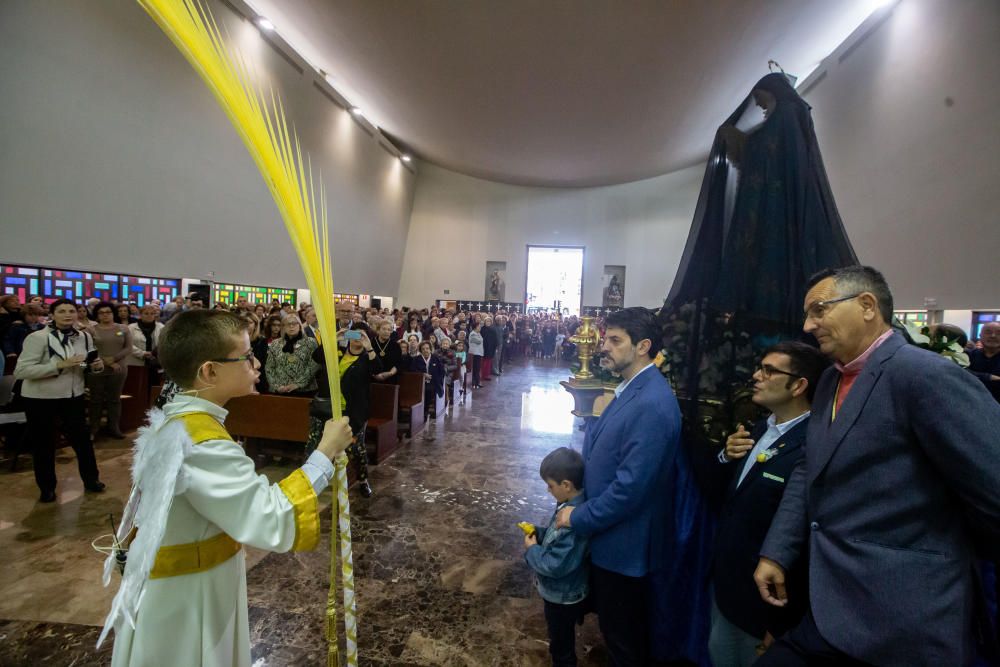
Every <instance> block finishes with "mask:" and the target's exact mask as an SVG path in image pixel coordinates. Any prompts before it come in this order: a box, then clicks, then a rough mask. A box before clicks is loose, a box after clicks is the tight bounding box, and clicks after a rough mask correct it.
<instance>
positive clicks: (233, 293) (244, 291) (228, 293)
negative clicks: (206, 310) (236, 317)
mask: <svg viewBox="0 0 1000 667" xmlns="http://www.w3.org/2000/svg"><path fill="white" fill-rule="evenodd" d="M214 288H215V298H214V300H215V302H216V303H218V302H222V303H229V304H233V303H236V302H237V301H238V300H240V299H246V300H247V301H248V302H250V303H252V304H257V303H263V304H268V303H271V300H272V299H277V300H278V301H280V302H281V303H285V302H288V303H290V304H292V305H293V306H294V305H295V304H296V301H295V290H294V289H288V288H284V287H261V286H258V285H236V284H232V283H215V286H214Z"/></svg>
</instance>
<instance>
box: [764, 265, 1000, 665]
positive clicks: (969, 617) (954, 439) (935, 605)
mask: <svg viewBox="0 0 1000 667" xmlns="http://www.w3.org/2000/svg"><path fill="white" fill-rule="evenodd" d="M804 312H805V315H806V319H805V324H804V326H803V329H804V330H805V331H806V333H810V334H812V335H813V336H815V338H816V340H817V341H819V344H820V350H821V351H822V352H823V354H825V355H826V356H827V357H829V358H830V359H832V360H833V361H834V368H830V369H828V370H827V371H826V372H825V373H824V374H823V376H822V377H821V379H820V381H819V385H818V386H817V388H816V396H815V399H814V400H813V403H812V416H811V418H810V419H809V426H808V432H807V444H806V453H805V465H804V466H800V467H799V468H797V469H796V470H795V472H794V473H793V474H792V477H791V479H790V480H789V481H788V484H787V487H786V490H785V494H784V497H783V498H782V501H781V505H780V507H779V508H778V511H777V513H776V514H775V517H774V521H773V522H772V524H771V528H770V530H769V531H768V534H767V538H766V539H765V540H764V544H763V546H762V547H761V550H760V555H761V558H760V563H759V565H758V566H757V571H756V572H755V574H754V578H755V580H756V583H757V586H758V589H759V590H760V594H761V597H762V598H763V599H764V600H765V601H766V602H768V603H770V604H772V605H775V606H778V607H782V606H785V605H787V604H789V600H790V599H791V595H794V593H788V592H787V591H786V590H785V583H786V572H787V571H788V570H789V568H791V567H793V566H795V565H796V564H797V563H800V562H802V561H804V560H806V554H807V553H808V569H809V593H808V599H807V611H806V614H805V617H804V618H803V620H802V622H801V623H799V625H798V626H796V627H795V628H794V629H793V630H791V631H790V632H789V633H787V634H786V635H785V636H783V637H781V638H779V639H778V640H777V641H776V642H775V643H774V645H773V646H772V647H771V648H770V650H768V652H767V653H765V654H764V655H763V657H761V659H760V660H758V661H757V663H756V664H757V665H763V666H767V665H781V666H787V665H817V664H829V665H854V664H876V665H900V666H902V665H966V664H970V663H971V662H972V661H973V660H974V659H975V658H976V657H977V654H978V655H983V656H984V657H986V656H987V655H988V654H987V653H986V652H987V651H988V650H989V649H990V648H992V647H990V646H988V644H989V643H990V642H988V641H986V642H984V641H983V638H986V637H990V636H991V634H992V633H991V631H990V630H991V629H990V628H989V627H988V619H987V618H986V614H985V613H983V611H982V610H984V609H985V604H984V600H983V597H982V591H981V586H980V585H979V583H978V581H977V577H976V574H975V573H976V569H977V559H978V558H981V557H984V556H990V555H992V556H994V557H995V556H996V555H997V554H996V553H995V552H996V550H997V548H998V546H1000V438H998V437H997V434H998V433H1000V406H998V405H997V404H996V402H995V401H993V399H992V397H991V396H990V395H989V393H988V392H987V391H986V390H985V388H984V387H983V386H982V384H981V383H980V382H978V381H977V380H976V379H975V378H974V377H973V376H972V375H971V374H970V373H968V372H966V371H964V370H963V369H961V368H960V367H959V366H957V365H956V364H954V363H952V362H951V361H948V360H946V359H944V358H943V357H941V356H939V355H936V354H934V353H933V352H930V351H928V350H923V349H921V348H918V347H916V346H914V345H909V344H907V343H906V341H905V339H904V338H903V337H902V336H901V335H900V334H899V333H896V332H894V331H893V330H892V329H891V328H890V326H889V320H890V318H891V317H892V313H893V304H892V294H891V292H890V291H889V286H888V284H887V283H886V281H885V278H883V276H882V274H881V273H879V272H878V271H876V270H875V269H873V268H871V267H866V266H849V267H844V268H840V269H834V270H828V271H825V272H822V273H820V274H817V275H816V276H814V277H813V279H812V280H811V281H810V282H809V285H808V291H807V293H806V297H805V303H804ZM977 640H979V643H980V645H979V646H978V647H977Z"/></svg>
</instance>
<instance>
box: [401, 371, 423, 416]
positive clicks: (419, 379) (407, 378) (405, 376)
mask: <svg viewBox="0 0 1000 667" xmlns="http://www.w3.org/2000/svg"><path fill="white" fill-rule="evenodd" d="M423 402H424V374H423V373H402V374H401V375H400V376H399V405H400V406H401V407H404V408H408V407H410V406H412V405H416V404H417V403H423Z"/></svg>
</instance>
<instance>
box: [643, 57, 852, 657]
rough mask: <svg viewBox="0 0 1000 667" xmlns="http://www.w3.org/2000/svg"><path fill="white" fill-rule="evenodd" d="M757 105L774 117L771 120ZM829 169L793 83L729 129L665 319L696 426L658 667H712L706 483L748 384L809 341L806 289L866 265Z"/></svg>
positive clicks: (655, 579)
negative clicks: (784, 348)
mask: <svg viewBox="0 0 1000 667" xmlns="http://www.w3.org/2000/svg"><path fill="white" fill-rule="evenodd" d="M758 106H760V107H762V108H764V109H765V112H764V116H763V117H762V115H761V112H760V110H759V109H758V108H757V107H758ZM856 263H857V259H856V257H855V255H854V251H853V250H852V249H851V244H850V243H849V242H848V240H847V235H846V233H845V232H844V226H843V224H842V223H841V220H840V216H839V214H838V213H837V206H836V204H834V201H833V195H832V194H831V192H830V185H829V183H828V181H827V178H826V172H825V170H824V169H823V161H822V159H821V158H820V153H819V146H817V143H816V134H815V132H814V131H813V125H812V119H811V118H810V115H809V105H808V104H806V103H805V102H804V101H803V100H802V98H801V97H799V96H798V94H797V93H796V92H795V90H794V89H793V88H792V86H791V84H790V83H789V81H788V79H787V78H786V77H785V75H784V74H783V73H781V74H770V75H768V76H765V77H764V78H763V79H761V80H760V81H758V82H757V84H756V85H755V86H754V88H753V90H752V92H751V94H750V96H748V97H747V99H746V100H745V101H744V102H743V103H742V104H741V105H740V106H739V107H738V108H737V109H736V111H734V112H733V114H732V115H731V116H729V118H728V119H726V121H725V123H723V125H722V126H721V127H720V128H719V131H718V133H717V134H716V137H715V142H714V143H713V145H712V153H711V156H710V157H709V160H708V165H707V167H706V169H705V180H704V181H703V182H702V186H701V193H700V195H699V196H698V205H697V208H696V209H695V215H694V222H693V224H692V226H691V233H690V235H689V236H688V240H687V245H686V246H685V248H684V254H683V256H682V259H681V265H680V268H679V269H678V272H677V277H676V278H675V280H674V285H673V287H672V288H671V290H670V294H669V295H668V296H667V299H666V301H665V302H664V304H663V308H662V309H661V310H660V319H661V322H662V324H663V354H664V357H665V358H664V360H663V364H661V366H660V369H661V371H663V372H664V373H665V374H666V375H667V376H668V377H669V379H670V381H671V384H672V385H673V387H674V390H675V392H676V394H677V398H678V400H679V401H680V403H681V408H682V411H683V414H684V430H683V433H684V435H683V446H682V447H681V448H680V450H679V452H678V458H677V463H676V465H674V466H673V469H672V471H671V479H670V481H669V485H670V488H671V489H672V494H671V498H672V507H671V508H670V511H669V512H668V516H669V517H670V520H671V521H672V525H671V526H670V528H669V529H668V530H667V531H665V534H666V535H668V536H669V537H668V538H667V539H668V540H669V543H668V544H667V545H666V547H667V549H668V552H669V553H672V554H674V558H673V561H672V564H671V567H669V568H667V569H665V570H663V571H659V572H653V573H650V585H651V590H652V594H651V603H650V604H651V607H650V635H651V636H650V639H651V652H652V657H653V658H654V659H655V660H658V661H660V662H666V663H669V662H674V661H688V662H690V663H694V664H696V665H700V666H707V665H709V664H710V659H709V656H708V649H707V646H708V635H709V625H710V623H709V609H710V607H711V600H710V599H709V596H710V593H709V586H708V581H709V578H710V570H711V562H712V540H713V537H712V535H713V523H714V520H713V517H712V512H711V508H712V506H716V507H717V505H718V503H719V501H721V497H722V495H724V494H722V493H720V492H719V491H720V490H719V489H718V488H714V489H713V486H714V484H713V483H712V482H710V481H709V480H711V479H712V478H715V477H717V476H716V475H711V474H708V475H705V474H700V471H703V470H709V469H710V468H711V466H712V465H713V464H714V465H718V462H717V461H716V460H715V458H714V454H716V453H718V451H719V450H718V448H719V447H721V446H722V444H723V442H724V438H725V437H726V434H727V433H728V432H731V431H732V430H734V428H735V425H736V423H737V422H738V421H742V422H743V423H745V424H747V426H749V424H750V423H751V422H752V421H753V420H755V419H756V417H757V413H758V410H757V408H756V407H755V406H754V404H753V403H752V402H751V401H750V396H751V393H750V388H749V381H750V379H751V375H752V374H753V370H754V367H755V365H756V362H757V361H758V360H759V358H760V356H761V353H762V352H763V351H764V349H766V348H767V347H769V346H770V345H772V344H774V343H776V342H778V341H780V340H784V339H794V338H798V337H800V336H801V335H802V302H803V299H804V298H805V291H806V290H805V285H806V282H807V281H808V279H809V277H810V276H811V275H812V274H813V273H815V272H816V271H818V270H820V269H823V268H827V267H838V266H845V265H849V264H856Z"/></svg>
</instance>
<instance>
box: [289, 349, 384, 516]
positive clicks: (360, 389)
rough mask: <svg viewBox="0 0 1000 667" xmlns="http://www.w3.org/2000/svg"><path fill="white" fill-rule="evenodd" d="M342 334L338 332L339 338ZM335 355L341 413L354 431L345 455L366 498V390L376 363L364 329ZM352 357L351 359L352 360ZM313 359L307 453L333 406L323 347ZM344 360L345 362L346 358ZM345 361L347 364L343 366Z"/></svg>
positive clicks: (310, 449)
mask: <svg viewBox="0 0 1000 667" xmlns="http://www.w3.org/2000/svg"><path fill="white" fill-rule="evenodd" d="M343 336H344V332H343V331H341V332H340V336H339V337H338V339H341V338H342V337H343ZM337 352H338V354H337V357H338V359H340V363H341V369H342V370H341V375H340V396H341V413H342V414H344V415H345V416H346V417H347V419H348V421H349V422H350V424H351V432H352V433H354V434H355V436H356V437H355V439H354V442H352V443H351V445H350V446H349V447H348V448H347V456H348V458H350V459H351V460H353V461H354V463H355V465H357V467H358V487H359V489H360V490H361V495H363V496H364V497H365V498H369V497H371V495H372V487H371V485H370V484H369V483H368V451H367V450H366V448H365V433H364V426H365V423H366V422H367V421H368V391H369V385H370V384H371V381H372V377H373V376H374V375H375V374H376V373H378V372H379V368H380V367H379V363H378V361H377V357H376V356H375V351H374V350H373V349H372V346H371V342H370V341H369V340H368V336H366V335H365V334H364V333H363V332H362V333H361V339H360V340H359V339H352V340H350V341H348V344H347V348H346V349H342V348H339V347H338V351H337ZM351 358H353V360H351ZM312 359H313V361H315V362H316V363H317V364H319V371H317V373H316V386H317V391H316V396H315V397H314V398H313V400H312V403H311V404H310V405H309V440H308V441H307V442H306V456H309V454H311V453H312V451H313V450H314V449H316V446H317V445H318V444H319V441H320V438H321V437H322V435H323V426H324V424H325V423H326V421H327V420H328V419H331V418H332V417H333V405H332V404H331V402H330V380H329V378H328V377H327V374H326V355H324V354H323V347H322V346H320V347H317V348H316V350H315V351H314V352H313V355H312ZM345 359H346V361H345ZM347 361H349V362H350V365H348V366H346V368H345V364H346V363H347Z"/></svg>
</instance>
